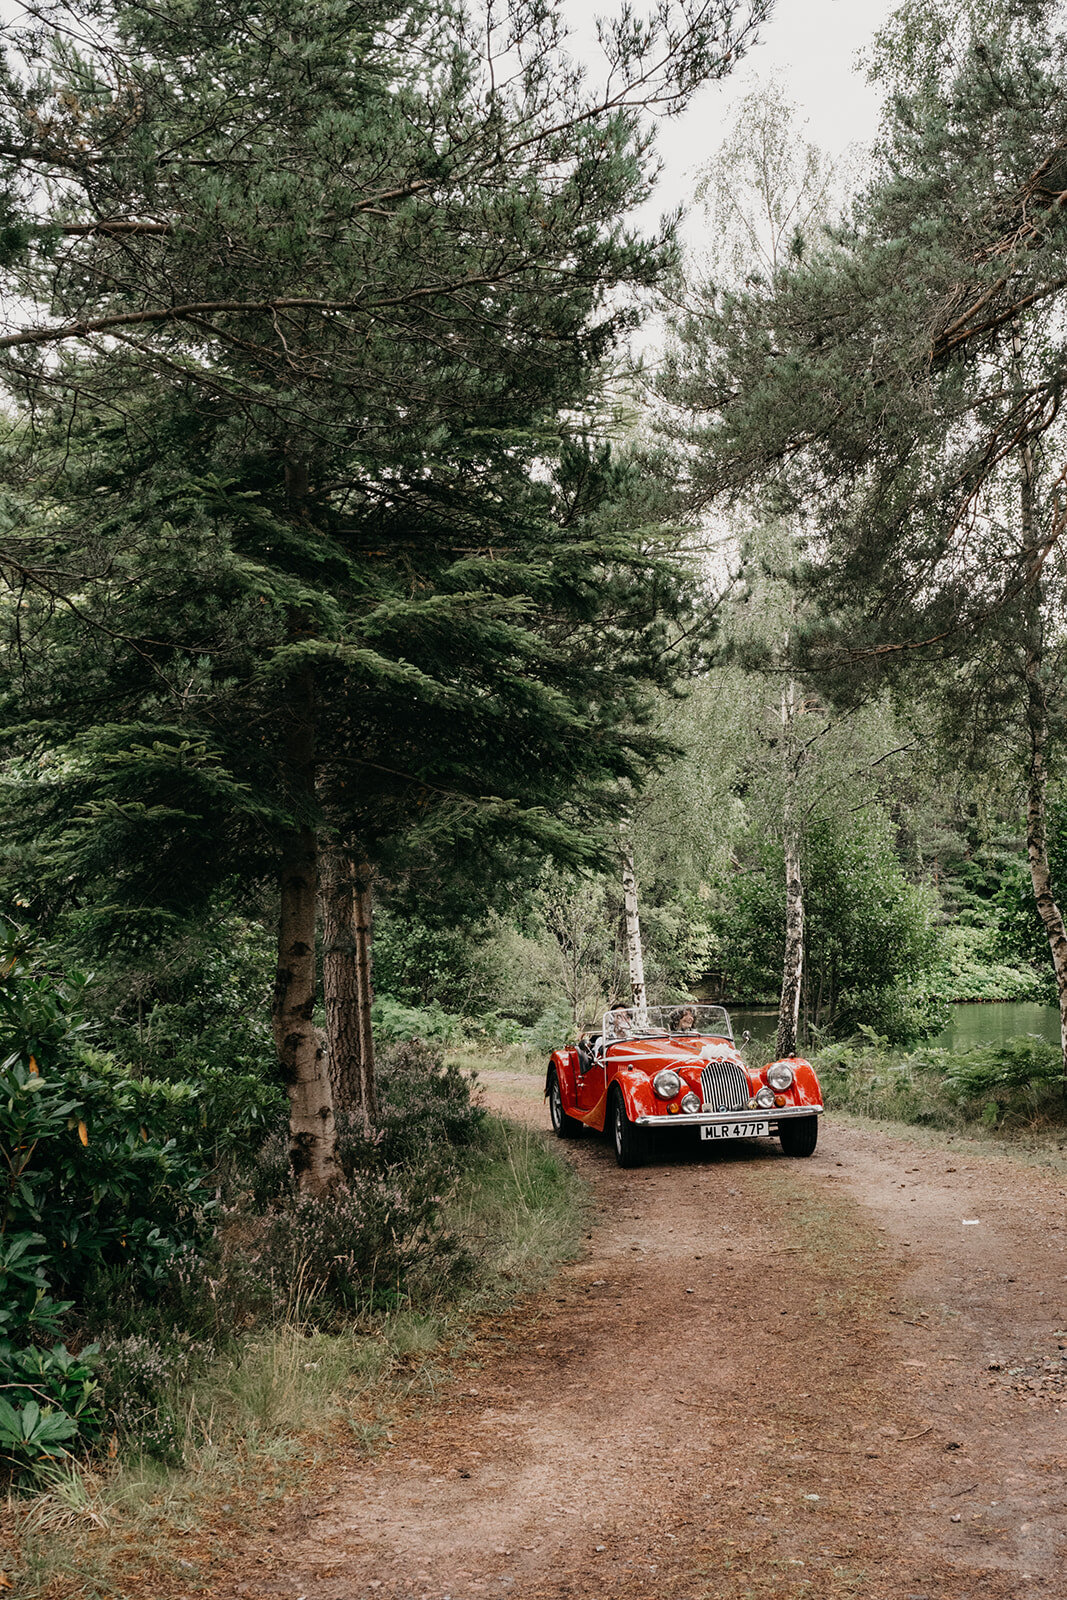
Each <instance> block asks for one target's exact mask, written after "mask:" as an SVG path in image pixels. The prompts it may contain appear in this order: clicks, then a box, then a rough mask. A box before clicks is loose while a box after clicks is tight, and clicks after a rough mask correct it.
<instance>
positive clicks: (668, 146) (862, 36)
mask: <svg viewBox="0 0 1067 1600" xmlns="http://www.w3.org/2000/svg"><path fill="white" fill-rule="evenodd" d="M896 3H898V0H778V3H777V5H776V6H775V9H774V13H773V15H772V17H771V20H770V22H768V23H767V24H766V26H765V27H764V29H763V30H762V35H761V38H760V43H759V44H757V45H755V46H754V47H753V48H752V49H750V50H749V52H748V54H747V55H746V56H745V58H744V60H743V61H742V62H741V64H740V65H739V67H738V68H737V69H736V70H735V71H734V72H733V73H732V74H731V75H730V77H728V78H726V79H724V80H723V81H722V82H721V83H715V84H709V85H708V86H707V87H706V88H705V89H703V90H702V91H701V92H700V94H698V95H697V96H696V97H695V98H694V100H693V102H692V104H691V105H690V107H689V109H688V110H687V111H686V112H685V113H684V115H682V116H681V117H677V118H674V119H671V120H664V121H662V122H661V123H660V129H659V140H658V144H659V152H660V155H661V157H662V158H663V161H664V163H665V169H664V173H663V178H662V180H661V183H660V186H659V189H658V191H657V195H656V199H655V201H654V202H653V208H652V209H653V214H654V215H655V216H658V215H659V213H660V212H662V211H665V210H669V209H672V208H673V207H674V206H676V205H678V204H679V203H681V202H685V201H687V200H688V198H689V196H690V195H691V193H692V190H693V185H694V174H695V173H696V171H697V169H699V168H700V167H701V166H703V165H704V164H705V163H706V162H707V161H708V159H709V158H710V157H711V155H712V154H713V153H714V151H715V149H716V147H717V146H718V145H719V144H720V143H721V141H722V139H723V137H724V136H725V134H726V131H727V129H728V128H729V125H730V122H731V120H732V117H733V115H734V113H735V111H736V107H737V103H738V101H739V100H740V99H741V98H742V96H743V95H745V94H747V93H748V91H749V90H750V89H751V88H752V87H753V85H754V84H755V83H757V82H763V81H766V80H767V79H769V78H771V77H774V76H776V75H777V76H778V77H780V78H781V79H782V81H783V82H784V84H785V88H786V93H787V94H788V95H789V97H790V99H792V100H793V101H794V102H795V103H796V105H797V106H798V107H799V110H800V114H801V116H802V117H803V118H806V119H807V123H808V126H807V130H806V131H807V136H808V138H809V139H810V140H811V141H812V142H813V143H814V144H818V145H822V146H823V147H824V148H825V149H826V150H827V151H829V152H830V153H831V154H833V155H838V154H840V153H841V152H842V151H844V150H845V149H846V147H847V146H848V145H850V144H852V143H853V142H857V141H858V142H866V141H868V140H870V139H873V137H874V135H875V133H876V132H877V127H878V109H879V103H878V96H877V95H876V93H875V92H874V91H873V90H872V88H871V86H870V85H869V84H868V83H867V81H866V78H865V76H864V74H863V72H862V71H861V70H859V69H858V68H857V65H856V56H857V53H858V52H859V51H860V50H862V49H863V48H864V47H865V46H866V45H868V44H869V43H870V42H871V39H872V37H873V35H874V33H875V32H876V30H877V29H878V28H879V27H880V26H881V24H882V23H883V22H884V21H885V19H886V17H888V15H889V14H890V12H891V11H892V10H893V8H894V5H895V4H896ZM568 9H569V10H570V11H571V12H572V15H573V16H574V20H575V22H576V24H577V25H578V26H581V21H580V20H579V19H581V20H582V21H587V24H588V22H591V19H592V17H593V16H595V15H596V14H597V13H603V12H605V11H609V10H610V9H611V6H610V0H570V3H569V5H568ZM698 231H699V219H698V218H696V217H694V218H693V219H692V221H691V223H690V226H689V228H688V229H687V230H686V232H687V234H688V235H689V237H690V238H691V239H693V241H694V242H696V236H697V234H698Z"/></svg>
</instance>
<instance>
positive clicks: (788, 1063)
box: [545, 1005, 823, 1167]
mask: <svg viewBox="0 0 1067 1600" xmlns="http://www.w3.org/2000/svg"><path fill="white" fill-rule="evenodd" d="M545 1095H546V1096H547V1099H548V1106H549V1111H550V1113H551V1117H552V1126H553V1128H554V1129H555V1131H556V1133H557V1135H558V1136H559V1138H561V1139H570V1138H573V1137H574V1136H575V1135H576V1134H579V1133H581V1131H582V1129H583V1128H594V1129H596V1130H597V1131H598V1132H600V1131H602V1130H605V1129H606V1130H607V1132H608V1133H609V1134H610V1136H611V1138H612V1140H613V1142H614V1145H615V1155H616V1159H617V1160H618V1163H619V1165H620V1166H621V1167H636V1166H640V1165H641V1163H642V1161H643V1160H644V1159H645V1155H646V1153H647V1150H648V1145H649V1136H650V1134H652V1133H659V1132H661V1131H666V1132H669V1133H674V1132H675V1131H680V1130H681V1129H683V1128H685V1129H696V1130H698V1136H699V1138H700V1139H702V1140H705V1139H706V1140H719V1139H756V1138H760V1137H762V1136H767V1135H772V1134H777V1136H778V1138H779V1140H780V1142H781V1146H782V1151H783V1153H784V1154H785V1155H787V1156H810V1155H811V1154H812V1153H813V1151H814V1149H815V1143H816V1140H817V1138H818V1136H819V1117H820V1115H821V1113H822V1109H823V1105H822V1094H821V1092H820V1090H819V1080H818V1079H817V1078H816V1076H815V1072H814V1069H813V1068H812V1066H811V1064H810V1062H808V1061H803V1060H801V1059H800V1057H798V1056H790V1057H788V1058H787V1059H786V1060H783V1061H773V1062H770V1063H769V1064H768V1065H767V1066H764V1067H752V1066H746V1064H745V1062H744V1061H743V1060H742V1058H741V1055H740V1052H739V1050H738V1049H737V1046H736V1045H735V1044H734V1035H733V1029H732V1027H731V1026H730V1019H729V1017H728V1016H727V1014H726V1012H725V1011H724V1010H723V1008H722V1006H705V1005H676V1006H645V1007H642V1008H638V1007H624V1006H616V1007H615V1008H614V1010H612V1011H608V1012H606V1013H605V1015H604V1022H603V1026H602V1028H601V1029H600V1032H599V1033H587V1034H583V1036H582V1037H581V1038H580V1039H579V1041H578V1043H577V1045H575V1046H572V1047H571V1048H570V1049H567V1050H554V1051H553V1052H552V1056H551V1058H550V1060H549V1063H548V1075H547V1077H546V1080H545Z"/></svg>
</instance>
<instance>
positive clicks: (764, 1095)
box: [756, 1084, 774, 1111]
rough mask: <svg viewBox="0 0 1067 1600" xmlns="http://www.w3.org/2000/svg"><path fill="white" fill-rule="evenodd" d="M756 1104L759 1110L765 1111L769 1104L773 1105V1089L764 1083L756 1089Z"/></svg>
mask: <svg viewBox="0 0 1067 1600" xmlns="http://www.w3.org/2000/svg"><path fill="white" fill-rule="evenodd" d="M756 1104H757V1105H758V1106H759V1108H760V1110H761V1111H766V1110H767V1109H768V1107H769V1106H773V1104H774V1090H773V1089H768V1088H767V1085H766V1084H764V1085H763V1088H762V1089H759V1090H757V1092H756Z"/></svg>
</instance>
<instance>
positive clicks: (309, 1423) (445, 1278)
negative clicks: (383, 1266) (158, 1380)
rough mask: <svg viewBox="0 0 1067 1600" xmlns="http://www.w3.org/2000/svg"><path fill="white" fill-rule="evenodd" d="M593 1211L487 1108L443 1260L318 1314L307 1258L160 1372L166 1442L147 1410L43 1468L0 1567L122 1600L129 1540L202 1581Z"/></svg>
mask: <svg viewBox="0 0 1067 1600" xmlns="http://www.w3.org/2000/svg"><path fill="white" fill-rule="evenodd" d="M584 1216H585V1196H584V1189H583V1187H582V1185H581V1183H580V1180H579V1179H578V1178H577V1177H576V1175H575V1174H574V1172H573V1170H572V1168H571V1167H570V1166H569V1165H568V1164H566V1163H565V1162H563V1161H561V1160H560V1158H559V1156H558V1155H557V1153H556V1151H555V1149H554V1148H553V1147H552V1146H551V1145H550V1143H549V1141H548V1139H547V1137H546V1136H545V1135H543V1134H541V1133H537V1132H532V1131H530V1130H529V1129H525V1128H521V1127H517V1126H515V1125H513V1124H510V1123H505V1122H502V1121H500V1120H499V1119H496V1118H486V1119H485V1120H484V1121H483V1123H482V1125H481V1132H480V1138H479V1140H478V1143H477V1145H476V1147H475V1148H474V1149H472V1151H471V1152H470V1153H469V1156H468V1158H467V1160H466V1161H465V1163H464V1166H463V1169H462V1171H461V1172H460V1174H459V1175H458V1177H457V1178H456V1179H455V1181H454V1182H453V1184H452V1185H451V1187H450V1190H449V1192H448V1194H447V1195H446V1196H443V1197H441V1208H440V1228H439V1229H438V1236H439V1237H446V1238H447V1239H448V1241H449V1250H448V1252H447V1253H446V1255H445V1256H444V1257H443V1258H442V1259H441V1260H440V1261H438V1262H436V1263H435V1262H434V1260H433V1259H432V1258H431V1259H428V1260H427V1261H426V1262H424V1263H420V1264H419V1265H418V1269H417V1270H415V1271H409V1272H408V1273H407V1274H406V1277H405V1283H404V1292H403V1294H402V1295H400V1296H394V1297H393V1300H392V1303H388V1304H387V1303H385V1301H384V1300H383V1298H382V1297H379V1300H378V1304H377V1307H376V1308H375V1307H374V1306H371V1305H368V1304H367V1303H366V1302H364V1303H363V1305H362V1306H360V1305H358V1304H353V1306H352V1307H351V1310H350V1311H349V1312H348V1314H347V1315H346V1316H343V1317H340V1316H338V1315H337V1313H336V1302H335V1301H331V1304H332V1305H333V1307H334V1310H333V1312H332V1314H331V1315H325V1314H324V1301H323V1298H322V1296H321V1294H320V1292H319V1291H320V1285H319V1284H317V1283H316V1282H315V1281H314V1280H313V1278H312V1276H311V1274H310V1272H309V1271H308V1270H300V1269H298V1270H297V1271H296V1273H295V1274H294V1276H293V1279H292V1281H291V1283H290V1285H289V1288H288V1291H287V1293H288V1299H287V1303H286V1305H285V1308H284V1314H283V1315H282V1316H280V1317H279V1319H278V1320H276V1321H274V1322H273V1323H266V1324H263V1325H256V1326H254V1327H253V1328H252V1329H251V1330H250V1331H249V1332H248V1333H247V1334H245V1335H244V1336H241V1337H236V1338H233V1339H231V1340H230V1341H229V1342H228V1344H227V1346H226V1348H225V1349H223V1350H222V1351H216V1352H214V1353H213V1354H212V1355H211V1356H210V1358H209V1359H206V1360H201V1361H199V1362H198V1361H197V1360H196V1358H195V1352H194V1353H193V1354H192V1355H191V1356H190V1359H189V1360H188V1361H187V1362H186V1363H185V1365H184V1366H176V1367H175V1370H174V1373H173V1375H172V1376H169V1377H168V1375H167V1374H166V1373H164V1374H163V1378H164V1387H163V1389H162V1391H161V1390H160V1389H158V1388H157V1389H156V1390H155V1391H154V1403H155V1407H156V1411H157V1414H158V1421H157V1431H158V1430H163V1431H164V1432H165V1433H166V1440H165V1444H166V1448H165V1449H164V1448H160V1441H159V1439H158V1438H155V1437H151V1428H150V1427H146V1426H145V1423H144V1419H142V1437H144V1436H146V1435H148V1436H149V1443H150V1444H151V1445H152V1448H151V1449H149V1448H143V1449H141V1450H140V1451H139V1452H131V1450H130V1449H129V1448H128V1447H127V1448H124V1449H123V1450H122V1452H121V1453H120V1454H119V1455H118V1456H117V1458H116V1459H113V1460H110V1461H109V1460H106V1459H101V1458H100V1457H99V1456H97V1457H95V1458H89V1459H83V1460H76V1459H74V1458H71V1459H65V1460H63V1459H61V1460H56V1461H53V1462H49V1463H47V1464H45V1465H44V1466H42V1468H41V1470H40V1472H39V1473H38V1475H37V1478H36V1481H35V1482H34V1483H33V1484H31V1485H30V1486H29V1487H27V1486H26V1485H25V1484H24V1485H23V1488H22V1492H21V1493H18V1494H16V1493H15V1492H14V1491H12V1492H11V1493H9V1496H8V1501H7V1506H6V1512H7V1515H6V1518H5V1519H4V1520H5V1521H6V1523H7V1529H8V1531H7V1533H6V1534H5V1535H0V1572H6V1574H7V1576H8V1579H9V1581H10V1582H12V1583H13V1584H14V1587H15V1591H16V1592H17V1593H18V1594H19V1595H20V1596H24V1597H25V1600H35V1597H40V1600H44V1597H46V1596H47V1597H49V1600H51V1597H57V1596H60V1595H61V1596H63V1597H64V1600H66V1597H71V1600H73V1597H74V1596H83V1595H84V1596H93V1597H96V1596H104V1595H107V1596H109V1597H116V1600H117V1597H120V1596H122V1595H123V1594H124V1592H125V1590H124V1587H123V1572H124V1571H126V1570H128V1567H129V1563H130V1562H131V1551H132V1552H135V1553H136V1563H135V1564H136V1566H137V1567H138V1568H141V1569H143V1568H144V1567H145V1566H146V1565H148V1566H149V1567H151V1568H153V1569H154V1570H158V1571H159V1572H160V1574H161V1575H162V1574H164V1573H166V1572H167V1571H173V1572H174V1573H179V1572H180V1573H181V1574H183V1575H184V1578H185V1580H186V1582H187V1583H189V1584H192V1583H193V1580H194V1579H195V1578H196V1577H197V1575H198V1573H200V1574H201V1576H202V1575H203V1573H206V1571H207V1567H206V1565H204V1563H206V1561H207V1556H208V1549H209V1545H210V1549H211V1551H212V1553H213V1555H214V1557H217V1556H218V1555H219V1554H220V1553H222V1552H224V1551H225V1548H226V1544H227V1539H233V1540H238V1539H240V1537H241V1536H242V1534H243V1533H244V1532H245V1531H248V1530H254V1529H255V1528H256V1527H257V1526H259V1525H260V1521H259V1519H261V1518H262V1516H263V1515H264V1514H266V1512H265V1508H266V1509H267V1510H269V1507H270V1505H271V1504H272V1503H273V1502H275V1501H277V1500H279V1499H280V1498H281V1497H283V1496H286V1495H292V1494H296V1493H299V1492H300V1490H301V1488H302V1487H303V1486H305V1485H306V1484H308V1482H309V1481H310V1478H311V1475H312V1474H313V1472H314V1471H315V1470H316V1468H318V1467H319V1466H320V1465H321V1464H323V1463H328V1462H329V1460H330V1458H331V1456H332V1455H334V1454H335V1453H336V1451H337V1448H338V1441H339V1439H341V1438H344V1439H347V1440H349V1441H351V1440H353V1439H354V1440H355V1441H356V1443H357V1444H358V1445H359V1446H360V1447H362V1448H366V1449H375V1448H377V1447H378V1446H380V1445H382V1444H384V1443H386V1442H387V1441H388V1432H389V1428H390V1426H391V1423H392V1421H393V1419H394V1418H395V1416H396V1415H397V1414H398V1412H399V1411H400V1409H401V1408H402V1407H406V1406H409V1405H410V1404H412V1403H415V1404H417V1403H418V1402H419V1399H420V1398H425V1399H429V1398H430V1397H431V1396H432V1395H433V1394H434V1393H435V1392H436V1391H437V1390H438V1389H439V1388H440V1387H441V1386H442V1385H444V1384H446V1383H447V1382H448V1381H449V1375H450V1371H451V1369H452V1367H453V1365H454V1363H455V1361H456V1360H457V1359H458V1358H460V1357H461V1356H462V1353H463V1351H464V1348H465V1346H466V1344H467V1343H468V1341H469V1339H470V1337H471V1334H472V1331H473V1329H474V1326H475V1324H476V1322H477V1321H478V1319H479V1318H481V1317H484V1316H485V1315H487V1314H491V1313H492V1312H493V1311H495V1310H498V1309H502V1308H503V1307H504V1306H506V1304H507V1303H508V1302H509V1301H511V1300H513V1299H514V1298H515V1297H516V1296H519V1295H522V1294H524V1293H528V1292H531V1291H533V1290H536V1289H537V1288H539V1287H540V1286H541V1285H543V1284H544V1283H545V1282H546V1281H548V1279H549V1278H550V1277H551V1276H552V1274H553V1272H554V1271H555V1270H556V1269H557V1267H558V1266H559V1264H560V1263H561V1262H562V1261H564V1260H566V1259H570V1258H572V1257H573V1256H574V1255H575V1254H576V1253H577V1251H578V1247H579V1239H580V1237H581V1233H582V1227H583V1220H584ZM457 1262H459V1263H461V1266H460V1270H457V1267H456V1263H457ZM146 1359H150V1357H148V1358H146ZM134 1364H135V1363H134ZM146 1392H148V1390H147V1389H146ZM208 1534H209V1535H210V1537H208ZM201 1546H202V1549H201ZM179 1563H186V1564H182V1565H179ZM189 1564H191V1565H189ZM201 1567H203V1573H201ZM138 1592H140V1591H138Z"/></svg>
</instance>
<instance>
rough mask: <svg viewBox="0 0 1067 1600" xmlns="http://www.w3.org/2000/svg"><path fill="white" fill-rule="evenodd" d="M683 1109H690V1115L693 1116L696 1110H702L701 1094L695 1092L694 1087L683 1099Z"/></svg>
mask: <svg viewBox="0 0 1067 1600" xmlns="http://www.w3.org/2000/svg"><path fill="white" fill-rule="evenodd" d="M682 1110H683V1111H688V1112H689V1114H690V1116H692V1114H693V1112H694V1111H699V1110H700V1096H699V1095H698V1094H694V1093H693V1091H692V1089H690V1091H689V1093H688V1094H687V1095H685V1096H684V1097H683V1099H682Z"/></svg>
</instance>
